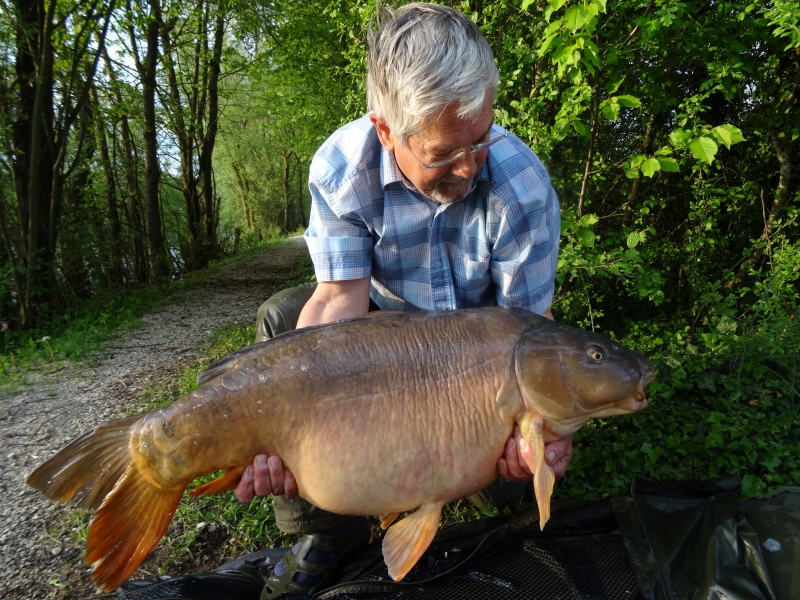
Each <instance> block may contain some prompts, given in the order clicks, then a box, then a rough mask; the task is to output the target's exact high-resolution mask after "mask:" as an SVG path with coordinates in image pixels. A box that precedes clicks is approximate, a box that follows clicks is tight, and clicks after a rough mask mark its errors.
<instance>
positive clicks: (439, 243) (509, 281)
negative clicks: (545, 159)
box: [305, 117, 561, 313]
mask: <svg viewBox="0 0 800 600" xmlns="http://www.w3.org/2000/svg"><path fill="white" fill-rule="evenodd" d="M501 133H502V131H501V130H500V128H499V127H497V126H494V127H493V128H492V135H500V134H501ZM309 188H310V190H311V199H312V200H311V219H310V224H309V226H308V230H307V231H306V233H305V239H306V242H307V243H308V248H309V250H310V252H311V258H312V260H313V261H314V269H315V271H316V275H317V280H318V281H345V280H351V279H361V278H363V277H370V276H371V277H372V285H371V290H370V297H371V298H372V300H374V301H375V303H376V304H377V305H378V306H380V307H381V308H382V309H388V310H411V311H418V310H448V309H454V308H471V307H477V306H490V305H494V304H499V305H502V306H519V307H523V308H527V309H529V310H532V311H535V312H537V313H542V312H544V311H545V310H547V308H549V306H550V303H551V302H552V300H553V283H554V277H555V272H556V261H557V257H558V238H559V235H560V233H561V231H560V228H561V225H560V223H561V219H560V212H559V207H558V198H556V193H555V191H554V190H553V187H552V185H551V184H550V177H549V176H548V174H547V171H545V169H544V166H543V165H542V163H541V162H540V161H539V159H538V158H537V157H536V155H535V154H534V153H533V152H532V151H531V150H530V148H528V147H527V146H526V145H525V144H524V143H523V142H522V141H521V140H519V138H517V137H515V136H513V135H511V134H509V135H508V137H506V138H505V139H504V140H502V141H500V142H498V143H496V144H495V145H493V146H492V147H491V148H490V149H489V157H488V159H487V160H486V162H485V163H484V165H483V168H482V169H481V171H480V173H479V174H478V177H477V179H476V182H475V185H474V187H473V189H472V191H471V192H470V193H469V194H468V195H467V196H466V197H465V198H464V199H463V200H460V201H458V202H455V203H452V204H442V205H440V204H437V203H436V202H433V201H432V200H429V199H428V198H426V197H425V196H423V195H422V194H421V193H420V192H418V191H417V190H416V188H415V187H414V185H413V184H412V183H411V182H409V181H408V180H407V179H406V178H405V176H404V175H403V174H402V173H401V171H400V169H399V168H398V167H397V163H396V162H395V159H394V154H393V153H390V152H387V151H386V150H384V149H383V147H382V146H381V144H380V142H379V141H378V136H377V133H376V132H375V127H374V126H373V125H372V123H371V122H370V121H369V119H368V117H362V118H361V119H358V120H356V121H353V122H352V123H349V124H347V125H345V126H344V127H342V128H341V129H339V130H338V131H336V132H335V133H334V134H333V135H332V136H331V137H330V138H328V140H327V141H326V142H325V143H324V144H323V145H322V147H320V149H319V150H318V151H317V153H316V154H315V156H314V160H313V161H312V162H311V169H310V175H309Z"/></svg>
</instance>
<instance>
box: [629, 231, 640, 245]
mask: <svg viewBox="0 0 800 600" xmlns="http://www.w3.org/2000/svg"><path fill="white" fill-rule="evenodd" d="M640 241H641V239H640V238H639V232H638V231H632V232H631V233H630V234H629V235H628V239H627V240H626V243H627V244H628V248H635V247H636V246H637V245H638V244H639V242H640Z"/></svg>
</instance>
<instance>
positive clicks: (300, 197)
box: [295, 154, 308, 229]
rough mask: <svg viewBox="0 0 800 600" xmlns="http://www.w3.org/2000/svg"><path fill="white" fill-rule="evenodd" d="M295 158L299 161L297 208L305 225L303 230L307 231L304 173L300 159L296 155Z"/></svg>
mask: <svg viewBox="0 0 800 600" xmlns="http://www.w3.org/2000/svg"><path fill="white" fill-rule="evenodd" d="M295 158H296V159H297V168H296V170H297V206H298V208H299V209H300V222H301V223H302V224H303V228H304V229H307V228H308V221H307V220H306V208H305V206H303V171H302V169H301V168H300V167H301V163H300V157H299V156H298V155H296V154H295Z"/></svg>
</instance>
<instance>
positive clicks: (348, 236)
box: [304, 181, 373, 281]
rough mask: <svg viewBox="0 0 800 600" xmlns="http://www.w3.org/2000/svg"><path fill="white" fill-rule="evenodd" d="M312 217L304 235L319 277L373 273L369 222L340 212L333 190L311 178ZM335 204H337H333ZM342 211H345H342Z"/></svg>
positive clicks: (345, 277)
mask: <svg viewBox="0 0 800 600" xmlns="http://www.w3.org/2000/svg"><path fill="white" fill-rule="evenodd" d="M308 187H309V190H310V191H311V217H310V219H309V225H308V229H307V230H306V233H305V235H304V238H305V240H306V243H307V244H308V250H309V252H310V253H311V260H312V261H313V262H314V271H315V273H316V275H317V281H348V280H351V279H362V278H364V277H369V276H370V275H371V274H372V247H373V238H372V235H371V234H370V231H369V229H368V228H367V226H366V225H365V224H364V223H363V222H361V221H359V220H358V219H355V218H348V216H347V215H345V214H337V212H336V210H335V207H336V202H335V198H334V196H333V194H331V193H330V192H327V191H326V190H325V189H324V188H323V187H322V186H321V185H320V184H319V183H318V182H314V181H309V186H308ZM332 205H333V206H332ZM340 212H341V211H340Z"/></svg>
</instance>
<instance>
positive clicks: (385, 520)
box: [381, 513, 400, 529]
mask: <svg viewBox="0 0 800 600" xmlns="http://www.w3.org/2000/svg"><path fill="white" fill-rule="evenodd" d="M399 516H400V513H387V514H385V515H381V529H386V528H387V527H389V525H391V524H392V523H394V520H395V519H396V518H397V517H399Z"/></svg>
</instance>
